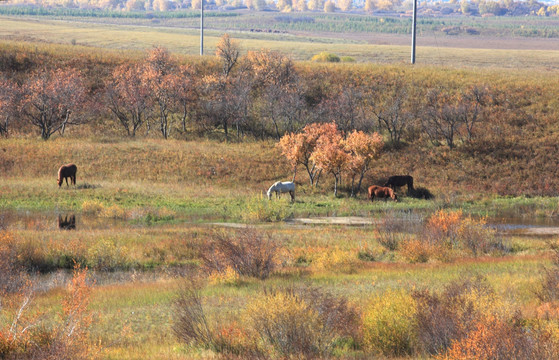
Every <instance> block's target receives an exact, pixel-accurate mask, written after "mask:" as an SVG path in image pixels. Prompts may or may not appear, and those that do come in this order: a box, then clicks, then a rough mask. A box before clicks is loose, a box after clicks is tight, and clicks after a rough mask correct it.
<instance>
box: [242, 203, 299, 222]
mask: <svg viewBox="0 0 559 360" xmlns="http://www.w3.org/2000/svg"><path fill="white" fill-rule="evenodd" d="M292 215H293V210H292V209H291V205H289V204H286V203H285V202H283V201H269V200H267V199H260V198H258V197H254V198H251V199H249V200H248V201H247V203H246V206H245V207H244V208H243V209H241V214H240V217H241V219H243V220H244V221H246V222H248V223H251V222H277V221H282V220H285V219H287V218H289V217H291V216H292Z"/></svg>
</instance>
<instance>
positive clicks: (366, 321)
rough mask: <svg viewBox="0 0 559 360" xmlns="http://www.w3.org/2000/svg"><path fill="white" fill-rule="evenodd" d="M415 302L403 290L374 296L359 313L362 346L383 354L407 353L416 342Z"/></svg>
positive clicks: (398, 354) (400, 354) (404, 354)
mask: <svg viewBox="0 0 559 360" xmlns="http://www.w3.org/2000/svg"><path fill="white" fill-rule="evenodd" d="M415 312H416V307H415V302H414V299H413V298H412V296H411V295H410V294H409V293H408V292H406V291H405V290H389V291H386V292H385V293H384V294H382V295H379V296H377V297H375V298H374V299H373V300H371V302H370V303H369V305H368V307H367V308H366V310H365V312H364V314H363V342H364V344H365V346H366V347H367V348H368V349H369V350H371V351H373V352H375V353H380V354H383V355H385V356H406V355H411V354H412V351H413V348H414V344H415V342H416V335H415V319H414V317H415Z"/></svg>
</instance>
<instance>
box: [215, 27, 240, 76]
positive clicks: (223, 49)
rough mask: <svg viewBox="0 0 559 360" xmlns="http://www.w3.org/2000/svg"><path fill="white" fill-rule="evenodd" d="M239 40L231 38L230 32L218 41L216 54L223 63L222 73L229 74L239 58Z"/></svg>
mask: <svg viewBox="0 0 559 360" xmlns="http://www.w3.org/2000/svg"><path fill="white" fill-rule="evenodd" d="M239 53H240V51H239V42H238V41H236V40H233V39H231V37H230V36H229V34H224V35H223V36H222V37H221V39H219V42H218V43H217V46H216V50H215V55H216V56H217V57H218V58H219V59H220V61H221V64H222V69H223V71H222V73H223V75H224V76H226V77H227V76H229V73H230V72H231V70H232V69H233V67H234V66H235V65H236V64H237V60H238V59H239Z"/></svg>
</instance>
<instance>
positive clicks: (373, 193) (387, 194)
mask: <svg viewBox="0 0 559 360" xmlns="http://www.w3.org/2000/svg"><path fill="white" fill-rule="evenodd" d="M375 197H378V198H381V199H387V198H391V199H392V200H394V201H398V197H397V196H396V193H395V192H394V190H392V189H391V188H389V187H383V186H378V185H373V186H370V187H369V199H371V202H373V200H375Z"/></svg>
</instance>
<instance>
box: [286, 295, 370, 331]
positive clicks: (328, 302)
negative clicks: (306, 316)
mask: <svg viewBox="0 0 559 360" xmlns="http://www.w3.org/2000/svg"><path fill="white" fill-rule="evenodd" d="M296 291H297V293H299V295H300V296H301V298H303V299H305V301H306V302H307V303H308V304H312V305H311V306H312V307H313V309H314V310H316V311H317V313H318V314H319V316H320V318H321V319H322V321H323V323H324V325H325V327H326V328H327V329H330V331H332V332H333V333H335V334H336V335H337V336H342V337H351V338H352V339H354V340H357V339H358V338H359V337H360V336H361V335H360V329H359V323H360V315H359V312H358V311H357V310H356V309H355V308H354V307H352V306H350V305H349V304H348V302H347V299H346V298H345V297H341V296H340V297H338V296H335V295H333V294H331V293H329V292H327V291H324V290H323V289H321V288H317V287H310V286H305V287H300V288H297V289H296Z"/></svg>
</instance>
